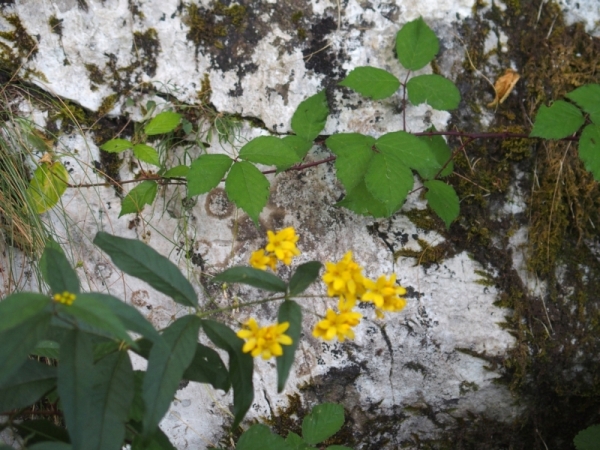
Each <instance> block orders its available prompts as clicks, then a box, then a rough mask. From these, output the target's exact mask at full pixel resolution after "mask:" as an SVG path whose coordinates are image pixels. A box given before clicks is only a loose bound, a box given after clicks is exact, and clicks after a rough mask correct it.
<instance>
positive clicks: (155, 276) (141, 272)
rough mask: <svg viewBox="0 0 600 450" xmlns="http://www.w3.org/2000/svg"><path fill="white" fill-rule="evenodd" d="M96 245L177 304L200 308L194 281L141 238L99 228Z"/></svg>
mask: <svg viewBox="0 0 600 450" xmlns="http://www.w3.org/2000/svg"><path fill="white" fill-rule="evenodd" d="M94 244H95V245H97V246H98V247H100V248H101V249H102V250H104V251H105V252H106V253H107V254H108V255H109V256H110V257H111V259H112V262H113V263H114V264H115V265H116V266H117V267H118V268H119V269H121V270H122V271H123V272H125V273H127V274H129V275H131V276H133V277H136V278H139V279H140V280H142V281H145V282H146V283H148V284H149V285H150V286H152V287H153V288H154V289H156V290H157V291H159V292H162V293H163V294H165V295H168V296H169V297H171V298H172V299H173V300H175V301H176V302H177V303H180V304H182V305H185V306H192V307H196V306H197V305H198V299H197V296H196V292H195V291H194V288H193V286H192V285H191V284H190V282H189V281H188V280H187V279H186V278H185V277H184V276H183V274H182V273H181V272H180V271H179V269H178V268H177V266H176V265H175V264H173V263H172V262H171V261H169V259H168V258H165V257H164V256H162V255H161V254H160V253H158V252H157V251H156V250H154V249H153V248H151V247H150V246H148V245H146V244H144V243H143V242H141V241H138V240H137V239H126V238H121V237H117V236H112V235H110V234H108V233H105V232H103V231H99V232H98V233H97V234H96V237H95V238H94Z"/></svg>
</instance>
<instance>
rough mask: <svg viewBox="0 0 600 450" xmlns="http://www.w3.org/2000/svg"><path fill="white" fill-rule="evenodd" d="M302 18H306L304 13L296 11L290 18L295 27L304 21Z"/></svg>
mask: <svg viewBox="0 0 600 450" xmlns="http://www.w3.org/2000/svg"><path fill="white" fill-rule="evenodd" d="M302 17H304V13H303V12H302V11H296V12H295V13H294V14H292V17H290V20H291V21H292V23H293V24H294V25H298V23H300V20H301V19H302Z"/></svg>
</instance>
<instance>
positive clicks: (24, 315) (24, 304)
mask: <svg viewBox="0 0 600 450" xmlns="http://www.w3.org/2000/svg"><path fill="white" fill-rule="evenodd" d="M51 303H52V300H51V299H50V297H48V296H47V295H42V294H36V293H33V292H18V293H16V294H12V295H9V296H8V297H6V298H5V299H4V300H2V301H0V333H1V332H4V331H7V330H11V329H13V328H15V327H17V326H19V325H20V324H22V323H24V322H26V321H28V320H29V319H31V318H32V317H34V316H37V315H38V314H39V313H41V312H42V311H43V310H44V309H45V308H46V307H47V306H49V305H50V304H51Z"/></svg>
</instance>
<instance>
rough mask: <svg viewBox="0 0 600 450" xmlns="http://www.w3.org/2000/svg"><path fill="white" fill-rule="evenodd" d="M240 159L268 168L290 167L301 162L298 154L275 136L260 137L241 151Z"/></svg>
mask: <svg viewBox="0 0 600 450" xmlns="http://www.w3.org/2000/svg"><path fill="white" fill-rule="evenodd" d="M240 159H244V160H246V161H250V162H253V163H258V164H264V165H266V166H275V167H277V168H280V167H290V166H292V165H293V164H295V163H297V162H299V161H300V158H298V155H297V154H296V152H294V151H293V150H292V149H291V148H289V146H287V145H286V143H285V142H283V141H282V140H281V139H279V138H278V137H275V136H259V137H256V138H254V139H252V140H251V141H250V142H248V143H247V144H246V145H244V146H243V147H242V149H241V150H240Z"/></svg>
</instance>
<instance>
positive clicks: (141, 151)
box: [133, 144, 160, 167]
mask: <svg viewBox="0 0 600 450" xmlns="http://www.w3.org/2000/svg"><path fill="white" fill-rule="evenodd" d="M133 154H134V155H135V157H136V158H137V159H139V160H140V161H144V162H147V163H149V164H153V165H155V166H158V167H160V158H159V156H158V152H157V151H156V150H155V149H154V148H152V147H150V146H149V145H146V144H136V145H134V146H133Z"/></svg>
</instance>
